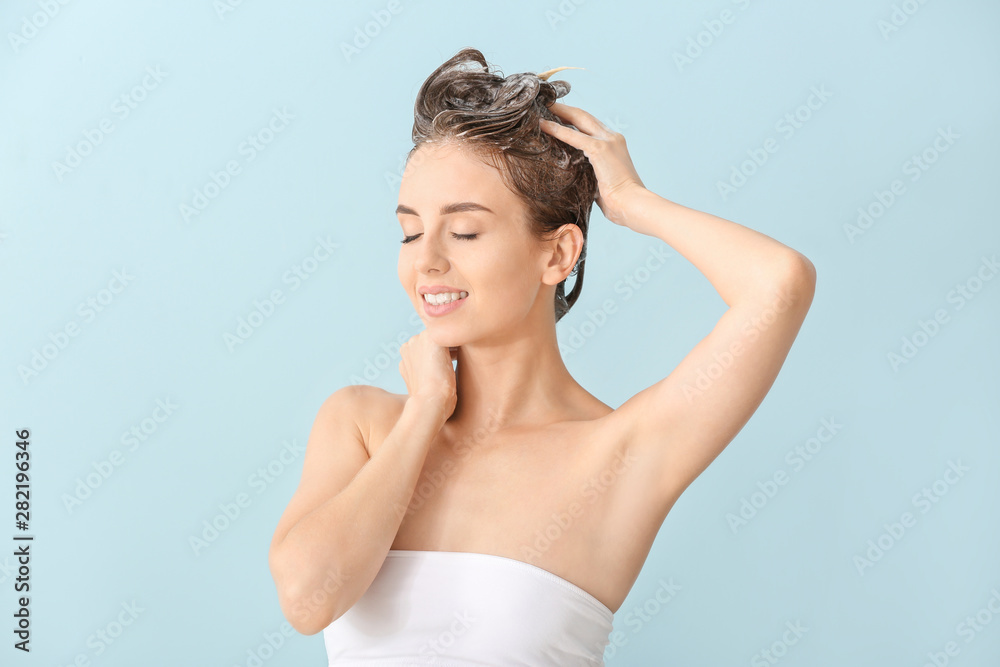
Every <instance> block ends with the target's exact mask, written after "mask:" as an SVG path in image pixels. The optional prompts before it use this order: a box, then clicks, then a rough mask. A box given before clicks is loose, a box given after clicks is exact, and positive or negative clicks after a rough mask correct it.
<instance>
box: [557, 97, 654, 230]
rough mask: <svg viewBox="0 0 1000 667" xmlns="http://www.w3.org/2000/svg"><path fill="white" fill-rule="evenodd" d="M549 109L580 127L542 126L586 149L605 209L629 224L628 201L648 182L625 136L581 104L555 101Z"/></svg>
mask: <svg viewBox="0 0 1000 667" xmlns="http://www.w3.org/2000/svg"><path fill="white" fill-rule="evenodd" d="M549 110H550V111H551V112H552V113H553V114H555V115H556V116H558V117H559V118H560V119H561V120H563V121H565V122H568V123H570V124H572V125H573V126H574V127H576V128H578V129H575V130H574V129H573V128H572V127H566V126H564V125H560V124H559V123H553V122H551V121H547V120H542V123H541V128H542V130H543V131H545V132H548V133H549V134H551V135H552V136H553V137H555V138H556V139H559V140H560V141H565V142H566V143H567V144H569V145H570V146H573V147H575V148H579V149H580V150H582V151H583V152H584V154H585V155H586V156H587V158H588V159H589V160H590V164H591V166H592V167H593V168H594V173H595V174H596V176H597V185H598V189H599V191H600V192H599V194H598V196H597V205H598V206H600V207H601V212H602V213H604V217H605V218H607V219H608V220H610V221H611V222H613V223H615V224H616V225H622V226H627V225H626V224H625V218H626V215H625V209H626V208H627V203H628V201H629V200H630V199H631V198H632V197H634V196H635V195H636V193H637V192H639V191H640V190H644V189H645V187H646V186H644V185H643V184H642V179H640V178H639V174H638V173H637V172H636V170H635V166H633V164H632V158H631V157H630V156H629V154H628V147H626V145H625V137H624V136H622V134H621V133H620V132H613V131H611V130H610V129H609V128H608V127H607V126H606V125H605V124H604V123H602V122H601V121H599V120H597V119H596V118H594V117H593V116H592V115H590V114H589V113H587V112H586V111H584V110H583V109H580V108H578V107H571V106H569V105H568V104H562V103H561V102H553V103H552V104H551V105H550V106H549Z"/></svg>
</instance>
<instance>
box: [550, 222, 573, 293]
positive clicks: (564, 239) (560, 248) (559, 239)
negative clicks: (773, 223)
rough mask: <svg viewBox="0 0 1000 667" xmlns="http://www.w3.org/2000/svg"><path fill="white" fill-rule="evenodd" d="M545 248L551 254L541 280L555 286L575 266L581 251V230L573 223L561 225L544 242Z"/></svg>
mask: <svg viewBox="0 0 1000 667" xmlns="http://www.w3.org/2000/svg"><path fill="white" fill-rule="evenodd" d="M546 248H547V251H548V252H550V253H551V255H550V256H549V258H548V260H547V262H546V264H545V270H544V272H543V274H542V282H544V283H545V284H546V285H553V286H555V285H558V284H559V283H561V282H562V281H563V280H565V279H566V278H567V277H568V276H569V274H570V273H571V272H572V271H573V267H574V266H576V260H577V259H578V258H579V257H580V253H581V252H582V251H583V232H582V231H581V230H580V228H579V227H578V226H576V225H574V224H566V225H563V226H562V227H560V228H559V230H558V231H557V232H556V236H555V237H553V238H552V239H551V240H549V241H547V242H546Z"/></svg>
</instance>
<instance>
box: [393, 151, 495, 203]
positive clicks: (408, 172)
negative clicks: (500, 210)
mask: <svg viewBox="0 0 1000 667" xmlns="http://www.w3.org/2000/svg"><path fill="white" fill-rule="evenodd" d="M456 197H462V198H467V199H473V200H474V199H475V198H476V197H479V198H483V199H486V198H488V199H492V200H493V201H495V202H497V201H509V199H510V198H511V197H513V193H512V192H510V190H508V189H507V186H506V185H504V183H503V181H502V179H501V178H500V173H499V172H498V171H497V169H496V168H495V167H493V166H492V165H490V164H487V163H486V162H484V161H483V158H481V157H479V156H477V155H476V154H475V153H473V152H472V151H471V150H470V149H468V148H466V147H464V146H462V145H461V144H460V143H443V144H441V143H432V144H424V145H422V146H421V147H420V148H418V149H417V150H416V151H414V152H413V154H412V155H411V156H410V159H409V161H408V162H407V164H406V168H405V169H404V171H403V178H402V183H401V185H400V188H399V201H400V203H406V204H410V205H412V204H413V203H419V202H436V201H440V200H444V199H448V200H453V199H455V198H456ZM484 203H485V202H484Z"/></svg>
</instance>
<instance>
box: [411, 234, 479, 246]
mask: <svg viewBox="0 0 1000 667" xmlns="http://www.w3.org/2000/svg"><path fill="white" fill-rule="evenodd" d="M451 235H452V236H454V237H455V238H456V239H462V240H464V241H471V240H472V239H474V238H476V237H477V236H479V234H455V233H454V232H452V234H451ZM419 236H421V234H413V235H412V236H406V237H404V238H403V240H402V241H401V243H409V242H410V241H413V240H414V239H416V238H418V237H419Z"/></svg>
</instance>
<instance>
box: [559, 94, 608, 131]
mask: <svg viewBox="0 0 1000 667" xmlns="http://www.w3.org/2000/svg"><path fill="white" fill-rule="evenodd" d="M549 110H550V111H551V112H552V113H554V114H555V115H557V116H558V117H559V118H561V119H563V120H566V121H569V122H570V123H572V124H573V125H574V126H575V127H577V128H579V129H581V130H583V131H584V132H586V133H587V134H589V135H591V136H593V137H600V138H601V139H608V138H610V137H611V135H612V134H613V133H612V132H611V130H610V129H609V128H608V126H607V125H605V124H604V123H602V122H601V121H599V120H598V119H597V118H595V117H594V116H592V115H591V114H589V113H587V112H586V111H584V110H583V109H581V108H579V107H572V106H570V105H568V104H563V103H562V102H553V103H552V104H551V105H550V106H549Z"/></svg>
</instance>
